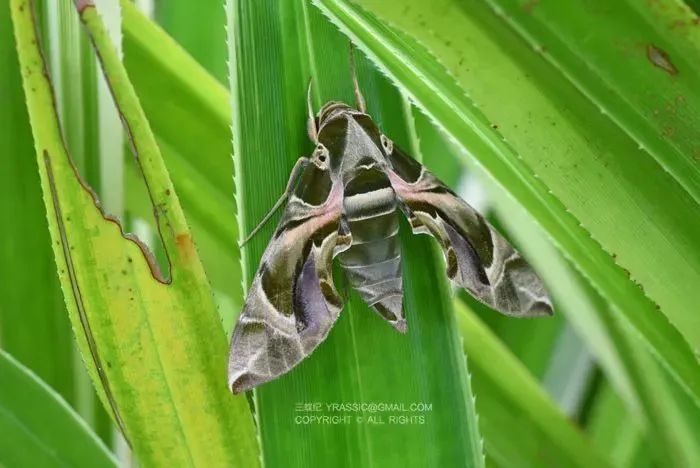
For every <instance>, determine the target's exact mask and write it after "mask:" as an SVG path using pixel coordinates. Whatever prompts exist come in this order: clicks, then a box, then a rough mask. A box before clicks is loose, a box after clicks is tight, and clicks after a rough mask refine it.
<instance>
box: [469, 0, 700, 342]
mask: <svg viewBox="0 0 700 468" xmlns="http://www.w3.org/2000/svg"><path fill="white" fill-rule="evenodd" d="M487 3H489V4H491V5H492V6H493V8H494V9H495V10H496V11H498V15H499V17H501V18H502V19H503V20H505V21H506V22H507V23H508V25H510V26H511V27H512V28H513V30H514V31H515V32H516V33H517V34H518V35H519V38H513V42H515V41H517V40H518V39H520V40H523V41H525V42H527V43H528V44H529V45H530V46H531V47H532V48H534V49H538V50H541V51H542V54H541V55H542V57H543V58H544V59H546V60H547V61H548V62H550V63H551V64H552V65H553V67H552V68H553V69H556V71H558V72H560V73H561V75H563V77H564V78H566V80H568V81H569V82H571V83H572V85H573V86H575V87H576V88H577V89H578V90H579V91H580V92H581V93H582V94H583V95H585V96H586V97H587V98H588V99H589V100H590V101H591V102H592V103H593V106H595V107H597V108H598V109H599V111H600V112H601V113H602V114H604V115H605V116H607V117H608V118H609V119H611V120H612V121H613V122H614V123H615V124H616V126H612V128H613V129H614V130H615V131H611V132H610V134H611V136H604V134H603V133H600V134H599V135H600V136H598V137H596V138H594V139H590V140H588V141H586V142H585V144H586V146H592V145H596V146H598V145H599V147H598V148H592V150H589V151H588V152H587V153H588V154H590V155H591V156H597V157H600V158H601V163H602V164H599V165H594V164H590V163H588V162H587V161H586V163H587V164H580V165H578V166H574V165H573V164H574V162H573V161H572V154H576V155H577V159H584V158H585V156H584V155H585V154H586V153H583V152H580V151H579V147H578V146H570V147H569V150H570V151H571V152H570V153H569V154H562V155H561V156H560V157H549V156H546V157H543V158H541V159H542V161H541V162H538V163H533V164H532V167H533V169H534V170H535V171H536V172H538V174H540V176H541V177H543V179H544V180H545V181H546V182H547V184H548V185H549V187H550V188H551V189H552V190H553V191H554V192H555V193H557V194H560V197H561V199H562V201H563V202H564V203H565V204H566V206H567V207H568V208H569V209H570V210H571V211H572V212H573V213H574V214H575V215H576V216H577V217H578V218H579V219H580V220H581V222H582V223H584V225H585V226H586V227H587V228H588V229H589V230H590V232H591V234H592V235H593V236H594V237H595V238H596V239H598V240H599V241H600V242H601V244H602V245H603V247H604V248H605V249H606V250H607V251H608V252H611V253H612V252H614V253H615V254H616V261H617V263H618V264H620V265H621V266H623V267H624V268H627V269H628V270H629V271H630V273H631V277H632V278H633V279H634V280H635V281H636V282H638V283H639V284H641V285H642V286H643V288H644V292H645V294H647V295H648V296H649V297H650V298H651V299H652V300H653V301H655V302H656V303H657V304H658V305H659V306H660V307H661V310H662V312H663V313H664V314H665V315H667V316H668V317H669V319H670V320H671V322H672V323H673V324H674V325H675V326H676V327H677V328H678V329H679V331H680V332H681V333H682V334H683V335H684V336H685V337H686V339H687V340H688V342H689V343H690V344H691V346H692V347H693V349H694V350H695V351H696V353H698V352H700V316H698V314H697V313H695V310H696V309H697V303H698V299H700V293H699V292H698V289H697V287H696V285H697V284H698V283H700V251H699V250H698V244H697V242H696V240H697V239H698V238H699V237H700V221H699V220H700V216H699V215H700V208H699V207H698V203H700V143H699V142H698V138H697V128H698V122H700V65H698V58H700V28H698V25H697V16H696V15H695V14H693V13H692V12H691V11H690V10H689V9H688V8H686V7H683V6H680V5H679V2H677V1H675V0H660V1H656V2H639V1H636V0H622V1H618V2H610V3H609V4H606V5H604V6H603V5H601V6H598V7H596V6H592V5H587V4H584V3H576V4H565V3H562V2H544V3H542V4H537V5H535V6H533V7H532V8H523V3H524V2H522V1H518V0H488V2H487ZM552 68H550V69H552ZM542 84H545V82H544V81H542ZM546 85H547V86H550V85H549V83H547V84H546ZM523 94H524V93H520V94H519V96H520V97H521V99H522V98H524V97H525V96H523ZM551 94H552V96H553V97H552V98H550V99H551V100H552V101H554V99H555V98H556V97H558V96H559V95H563V93H551ZM472 97H473V98H474V99H475V100H476V99H478V97H477V96H476V95H473V96H472ZM522 102H527V101H522V100H521V103H522ZM593 106H590V105H589V106H587V107H584V106H583V105H581V106H572V105H571V104H569V107H570V109H572V110H573V113H574V114H575V115H577V116H579V117H581V116H584V115H585V112H587V111H589V110H592V109H591V108H592V107H593ZM485 112H486V113H487V114H488V113H489V109H485ZM489 115H490V116H491V114H489ZM498 117H499V116H498V115H493V116H492V118H494V119H495V118H498ZM608 118H606V117H603V118H601V119H594V120H602V121H603V122H602V124H601V125H606V126H610V122H609V119H608ZM538 120H539V119H537V120H536V121H533V125H537V123H536V122H537V121H538ZM550 120H551V118H550ZM499 122H501V121H500V120H499ZM540 122H541V121H540ZM557 123H558V122H557ZM503 125H504V126H506V128H507V125H508V124H507V121H503ZM585 127H589V128H590V129H591V130H595V129H596V128H597V127H599V126H596V125H594V122H587V123H586V125H585ZM585 127H584V128H585ZM540 128H542V127H540ZM552 131H553V132H555V133H561V132H563V131H564V130H563V129H562V127H561V126H560V125H558V126H557V127H556V128H553V130H552ZM577 133H579V134H582V135H585V136H587V135H588V134H590V132H585V131H581V129H578V131H577ZM504 136H506V137H507V138H509V140H511V141H513V144H516V141H520V142H522V143H523V144H527V143H526V141H528V140H529V141H530V142H531V143H532V144H534V143H535V141H534V140H535V138H537V140H539V141H544V139H543V138H542V137H541V135H536V136H531V137H529V138H528V137H523V136H521V135H519V136H517V137H516V136H515V135H514V134H508V132H505V131H504ZM625 136H628V138H625ZM613 137H614V138H613ZM514 138H518V140H514ZM635 143H636V144H637V145H638V146H639V150H637V149H635V148H634V147H633V145H634V144H635ZM516 147H517V148H518V149H520V148H521V146H516ZM556 150H557V147H556V146H554V145H551V146H549V145H548V148H547V151H548V152H554V151H556ZM562 150H563V148H562ZM525 152H526V151H525V150H523V153H525ZM607 152H610V153H612V154H613V156H612V157H610V156H606V155H605V153H607ZM560 153H561V151H560ZM523 156H524V157H526V158H527V156H526V155H525V154H523ZM567 160H568V161H569V166H568V167H567V166H564V164H563V163H564V162H566V161H567ZM544 164H550V165H555V164H557V165H559V169H553V170H551V171H547V170H546V169H544V168H543V166H544ZM606 164H607V166H606ZM587 166H591V167H590V169H589V168H588V167H587ZM601 166H602V167H601ZM541 169H542V170H541ZM594 170H595V171H594ZM549 172H551V173H552V174H551V175H549V174H548V173H549ZM567 172H568V173H575V174H576V179H579V180H578V181H577V182H576V183H577V185H578V184H579V183H580V186H581V188H582V189H583V188H585V193H586V194H587V196H586V199H585V200H581V199H579V200H573V199H572V198H573V196H574V195H576V194H578V195H579V196H580V194H582V193H584V191H583V190H576V186H573V187H572V188H571V189H569V190H568V191H570V192H572V193H571V195H568V194H565V193H564V192H563V191H562V190H561V188H560V187H561V186H563V185H564V184H567V183H568V181H566V180H565V179H564V176H565V175H566V174H567ZM669 175H670V177H669ZM554 177H557V178H558V181H554ZM596 180H601V182H603V183H609V184H614V185H615V186H616V187H619V189H618V190H612V189H611V188H610V187H605V186H602V187H600V186H598V187H596V186H595V185H592V184H593V183H595V181H596ZM608 181H609V182H608ZM659 187H664V190H663V196H659V195H660V194H659V189H658V188H659ZM601 188H602V190H601ZM684 190H685V191H687V193H684ZM611 195H614V196H611ZM688 195H689V196H688ZM623 196H624V197H625V198H627V200H625V199H622V197H623ZM693 201H694V203H693ZM591 206H601V207H602V206H605V213H603V212H600V213H597V214H595V213H589V211H590V209H589V207H591ZM584 210H585V211H584ZM612 219H614V222H611V220H612ZM650 251H653V252H654V254H653V255H649V252H650ZM669 278H676V279H674V280H672V281H670V280H669Z"/></svg>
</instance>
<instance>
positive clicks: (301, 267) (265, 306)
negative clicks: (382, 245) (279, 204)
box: [228, 164, 351, 393]
mask: <svg viewBox="0 0 700 468" xmlns="http://www.w3.org/2000/svg"><path fill="white" fill-rule="evenodd" d="M341 207H342V188H341V186H340V184H332V183H331V179H330V174H329V172H328V170H321V169H319V168H318V167H316V166H315V165H313V164H311V165H309V166H308V167H307V168H306V169H305V171H304V173H303V175H302V180H301V181H300V183H299V185H298V186H297V188H296V189H295V191H294V193H293V194H292V195H291V196H290V199H289V202H288V203H287V207H286V209H285V211H284V214H283V215H282V219H281V220H280V223H279V225H278V227H277V230H276V231H275V235H274V237H273V239H272V240H271V241H270V243H269V245H268V246H267V249H266V250H265V253H264V254H263V256H262V260H261V262H260V267H259V268H258V271H257V273H256V274H255V277H254V279H253V282H252V285H251V287H250V289H249V291H248V295H247V297H246V301H245V305H244V307H243V311H242V313H241V315H240V317H239V318H238V322H237V323H236V328H235V329H234V332H233V337H232V340H231V352H230V356H229V365H228V375H229V386H230V388H231V390H232V391H233V392H234V393H240V392H242V391H245V390H248V389H251V388H253V387H255V386H257V385H259V384H261V383H264V382H267V381H269V380H272V379H274V378H276V377H278V376H280V375H282V374H284V373H286V372H287V371H289V370H290V369H291V368H292V367H294V366H295V365H296V364H298V363H299V362H300V361H301V360H302V359H304V358H305V357H306V356H308V355H309V354H310V353H311V352H312V351H313V350H314V349H315V348H316V347H317V346H318V345H319V344H320V343H321V342H322V341H323V340H324V339H325V338H326V336H327V335H328V332H329V330H330V329H331V327H332V326H333V324H334V323H335V321H336V319H337V318H338V315H339V314H340V310H341V309H342V307H343V304H342V301H341V298H340V296H339V295H338V293H337V291H336V289H335V287H334V285H333V278H332V276H331V272H332V270H331V263H332V259H333V256H334V255H335V254H337V253H339V252H340V251H342V250H343V249H345V248H347V247H348V246H349V244H350V242H351V239H350V237H349V236H348V235H347V234H345V233H339V226H340V215H341Z"/></svg>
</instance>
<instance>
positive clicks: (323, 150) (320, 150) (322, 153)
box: [314, 145, 328, 163]
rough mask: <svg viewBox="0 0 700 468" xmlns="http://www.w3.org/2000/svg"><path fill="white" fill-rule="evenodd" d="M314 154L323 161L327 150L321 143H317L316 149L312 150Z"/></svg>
mask: <svg viewBox="0 0 700 468" xmlns="http://www.w3.org/2000/svg"><path fill="white" fill-rule="evenodd" d="M314 156H315V157H316V159H317V160H318V161H319V162H321V163H325V162H326V160H327V159H328V150H327V149H326V147H325V146H323V145H318V146H317V147H316V149H315V150H314Z"/></svg>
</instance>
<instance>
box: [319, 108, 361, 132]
mask: <svg viewBox="0 0 700 468" xmlns="http://www.w3.org/2000/svg"><path fill="white" fill-rule="evenodd" d="M352 115H362V112H360V111H359V110H357V109H355V108H354V107H351V106H349V105H347V104H345V103H344V102H340V101H329V102H327V103H326V104H325V105H324V106H323V107H322V108H321V110H320V111H318V114H317V117H316V127H317V128H318V130H319V132H320V131H321V130H322V129H323V127H324V126H326V125H327V124H329V123H331V122H332V121H334V120H337V119H339V118H347V117H348V116H352Z"/></svg>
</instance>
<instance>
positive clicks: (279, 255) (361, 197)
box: [228, 73, 552, 393]
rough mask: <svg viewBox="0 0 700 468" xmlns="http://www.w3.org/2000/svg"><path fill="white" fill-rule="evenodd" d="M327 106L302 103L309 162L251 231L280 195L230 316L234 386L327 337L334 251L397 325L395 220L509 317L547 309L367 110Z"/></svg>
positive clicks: (485, 231) (400, 325)
mask: <svg viewBox="0 0 700 468" xmlns="http://www.w3.org/2000/svg"><path fill="white" fill-rule="evenodd" d="M353 83H354V88H355V98H356V106H355V107H351V106H349V105H347V104H345V103H342V102H337V101H331V102H328V103H326V104H325V105H324V106H323V107H322V108H321V110H320V111H319V112H318V114H317V115H316V116H314V115H313V109H312V105H311V84H309V94H308V99H307V107H308V114H309V118H308V134H309V137H310V139H311V140H312V141H313V143H314V144H315V149H314V151H313V153H312V155H311V156H310V157H301V158H299V160H298V161H297V163H296V164H295V166H294V168H293V169H292V172H291V175H290V177H289V182H288V184H287V188H286V190H285V192H284V194H283V195H282V197H281V198H280V199H279V200H278V202H277V203H276V204H275V206H274V207H273V208H272V210H271V211H270V212H269V213H268V215H266V217H265V218H264V219H263V220H262V222H261V223H260V224H259V225H258V227H257V228H256V229H255V230H254V231H253V232H252V233H251V235H250V236H248V238H250V237H251V236H252V235H253V234H254V233H255V232H256V231H257V230H258V229H259V227H260V226H261V225H262V224H264V223H265V222H266V221H267V219H269V217H270V215H271V214H272V213H273V212H274V211H275V210H276V209H277V208H278V207H279V206H281V205H282V204H283V203H284V201H285V200H286V201H287V204H286V207H285V210H284V213H283V215H282V218H281V220H280V222H279V224H278V226H277V229H276V230H275V233H274V236H273V238H272V240H271V241H270V243H269V245H268V246H267V249H266V250H265V252H264V254H263V256H262V260H261V262H260V267H259V268H258V271H257V273H256V274H255V277H254V279H253V282H252V285H251V287H250V290H249V291H248V295H247V298H246V301H245V305H244V307H243V311H242V313H241V315H240V316H239V318H238V322H237V323H236V327H235V329H234V332H233V337H232V340H231V351H230V357H229V365H228V378H229V386H230V388H231V391H232V392H233V393H240V392H243V391H245V390H249V389H252V388H253V387H256V386H258V385H260V384H262V383H265V382H268V381H270V380H273V379H275V378H277V377H279V376H280V375H282V374H284V373H286V372H288V371H289V370H290V369H292V368H293V367H294V366H296V365H297V364H298V363H299V362H301V361H302V360H303V359H304V358H305V357H307V356H308V355H309V354H311V352H313V351H314V350H315V349H316V347H318V345H319V344H320V343H321V342H322V341H323V340H324V339H325V338H326V336H327V335H328V333H329V331H330V329H331V327H332V326H333V324H334V323H335V321H336V320H337V318H338V316H339V314H340V311H341V309H342V308H343V302H342V299H341V297H340V295H339V294H338V291H337V290H336V288H335V286H334V284H333V278H332V276H331V274H332V268H331V266H332V262H333V259H334V258H336V257H337V258H338V260H339V262H340V265H341V267H342V269H343V270H344V273H345V274H346V276H347V279H348V282H349V284H350V285H351V286H352V287H353V288H354V289H355V290H356V291H357V292H358V293H359V295H360V296H361V297H362V299H363V300H364V301H365V302H366V303H367V305H369V306H370V307H371V308H372V309H374V311H375V312H376V313H377V314H379V316H380V317H381V318H383V319H384V320H386V321H387V322H389V324H390V325H391V326H393V327H394V328H395V329H396V330H398V331H399V332H401V333H405V332H406V319H405V317H404V311H403V304H402V299H403V288H402V276H401V249H400V245H399V238H398V233H399V216H400V215H403V216H405V217H406V218H407V219H408V221H409V222H410V226H411V228H412V231H413V232H414V233H416V234H428V235H431V236H433V237H434V238H435V239H436V240H437V242H438V243H439V244H440V247H441V248H442V252H443V253H444V257H445V263H446V266H447V276H448V277H449V278H450V280H452V281H453V282H454V283H455V284H456V285H458V286H460V287H462V288H465V289H466V290H467V291H469V292H470V293H471V294H472V295H473V296H474V297H475V298H476V299H478V300H479V301H481V302H483V303H484V304H486V305H488V306H490V307H491V308H493V309H495V310H497V311H499V312H501V313H503V314H506V315H511V316H518V317H525V316H526V317H534V316H541V315H551V314H552V305H551V302H550V299H549V297H548V295H547V292H546V291H545V288H544V286H543V284H542V281H541V280H540V278H539V277H538V276H537V274H536V273H535V271H534V270H533V269H532V268H531V267H530V265H528V264H527V262H525V260H523V258H522V257H521V256H520V255H519V254H518V252H516V251H515V250H514V249H513V247H512V246H511V245H510V244H509V243H508V242H507V241H506V240H505V239H504V238H503V237H502V236H501V235H500V234H499V233H498V232H496V231H495V230H494V228H493V227H492V226H491V225H490V224H489V223H488V222H487V221H486V220H485V219H484V218H483V217H482V216H481V215H480V214H479V213H478V212H476V211H475V210H474V209H473V208H472V207H471V206H469V205H468V204H467V203H466V202H465V201H464V200H462V199H460V198H459V197H458V196H457V195H456V194H455V193H454V192H453V191H452V190H450V189H449V188H448V187H447V186H446V185H445V184H444V183H442V182H441V181H440V180H438V178H437V177H435V176H434V175H433V174H431V173H430V172H429V171H428V170H427V169H426V168H425V167H423V166H422V165H421V164H419V163H418V162H417V161H415V160H414V159H413V158H411V157H410V156H408V155H407V154H406V153H405V152H404V151H402V150H401V149H400V148H399V147H398V146H396V145H394V144H393V143H392V141H391V140H390V139H389V138H388V137H387V136H386V135H384V134H383V133H382V132H381V131H380V129H379V128H378V127H377V125H376V124H375V123H374V122H373V121H372V118H371V117H370V116H369V115H368V114H367V112H366V110H365V101H364V98H363V97H362V94H361V93H360V91H359V87H358V84H357V79H356V78H355V76H354V73H353Z"/></svg>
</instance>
